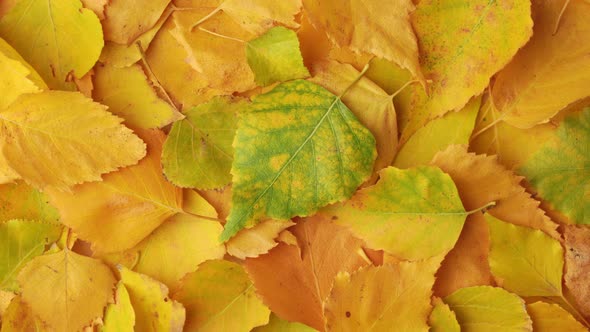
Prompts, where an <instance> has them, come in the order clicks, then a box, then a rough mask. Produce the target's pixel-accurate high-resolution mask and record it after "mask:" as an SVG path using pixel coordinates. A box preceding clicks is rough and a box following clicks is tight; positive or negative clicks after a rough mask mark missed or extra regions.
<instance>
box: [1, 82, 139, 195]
mask: <svg viewBox="0 0 590 332" xmlns="http://www.w3.org/2000/svg"><path fill="white" fill-rule="evenodd" d="M105 109H106V107H104V106H102V105H100V104H97V103H95V102H93V101H92V100H91V99H88V98H86V97H84V96H82V95H81V94H80V93H77V92H65V91H44V92H41V93H35V94H26V95H22V96H20V97H19V98H18V99H17V100H16V101H14V102H13V103H12V104H11V105H10V106H9V107H8V108H7V109H6V110H4V111H1V112H0V133H1V135H0V136H1V137H2V138H1V139H0V147H1V149H2V153H3V154H4V157H5V159H6V161H7V164H8V165H9V166H10V167H11V168H12V169H14V170H15V171H16V173H18V174H19V175H20V176H21V177H22V178H23V179H24V180H25V181H26V182H27V183H29V184H31V185H32V186H34V187H37V188H41V189H44V188H46V187H48V186H52V187H55V188H57V189H61V190H63V189H68V187H70V186H72V185H75V184H78V183H82V182H85V181H97V180H100V175H101V174H103V173H108V172H111V171H114V170H116V169H117V168H119V167H124V166H129V165H133V164H135V163H137V161H138V160H139V159H141V158H142V157H143V156H144V155H145V144H144V143H143V142H142V141H141V139H139V138H138V137H137V136H135V135H134V134H133V132H132V131H131V130H129V129H128V128H126V127H124V126H123V125H121V119H120V118H118V117H116V116H113V115H112V114H110V113H109V112H106V111H105ZM48 140H49V141H51V142H52V143H53V144H46V142H47V141H48ZM90 143H92V144H90Z"/></svg>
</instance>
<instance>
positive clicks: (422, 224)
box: [321, 166, 469, 260]
mask: <svg viewBox="0 0 590 332" xmlns="http://www.w3.org/2000/svg"><path fill="white" fill-rule="evenodd" d="M379 177H380V179H379V181H378V182H377V184H375V185H374V186H371V187H366V188H363V189H361V190H359V191H357V192H356V194H355V195H354V196H353V197H352V198H351V199H350V200H348V201H346V202H344V203H341V204H335V205H332V206H329V207H327V208H325V209H323V210H322V211H321V214H323V215H326V216H331V218H332V219H333V220H336V223H338V224H340V225H343V226H346V227H349V228H350V229H351V231H352V232H353V234H355V235H356V236H358V237H360V238H362V239H364V240H365V241H366V243H367V247H369V248H371V249H376V250H384V251H385V252H387V253H389V254H392V255H394V256H396V257H398V258H400V259H407V260H419V259H425V258H430V257H434V256H437V255H440V254H446V253H447V252H449V250H451V249H452V248H453V246H454V245H455V242H456V241H457V238H458V237H459V234H460V232H461V228H463V223H464V221H465V218H466V217H467V215H468V214H469V213H468V212H466V211H465V210H464V209H463V205H462V204H461V201H460V199H459V194H458V192H457V189H456V187H455V184H454V183H453V181H452V180H451V178H450V177H449V176H448V175H447V174H444V173H443V172H442V171H441V170H440V169H438V168H436V167H432V166H421V167H418V168H413V169H409V170H400V169H397V168H393V167H388V168H385V169H383V170H382V171H381V172H379Z"/></svg>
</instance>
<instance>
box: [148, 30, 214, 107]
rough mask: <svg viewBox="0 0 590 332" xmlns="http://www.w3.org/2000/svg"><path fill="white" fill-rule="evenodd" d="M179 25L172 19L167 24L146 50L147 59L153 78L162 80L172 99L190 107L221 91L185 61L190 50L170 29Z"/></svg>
mask: <svg viewBox="0 0 590 332" xmlns="http://www.w3.org/2000/svg"><path fill="white" fill-rule="evenodd" d="M175 26H176V25H175V23H174V20H171V19H170V20H168V21H167V22H166V23H165V24H164V26H163V27H162V29H160V31H159V32H158V33H157V34H156V37H154V40H153V41H152V42H151V44H150V47H149V49H148V50H147V51H146V60H147V64H148V65H149V68H151V71H152V72H153V74H154V75H155V77H152V76H150V79H152V80H157V81H159V82H160V84H161V86H162V87H163V88H164V89H166V91H167V92H168V94H169V95H170V97H171V98H172V100H174V101H175V102H176V103H178V104H179V105H180V106H181V109H182V110H188V109H189V108H190V107H191V106H195V105H198V104H201V103H203V102H205V101H207V100H209V99H210V98H211V97H213V96H215V95H219V94H221V91H218V90H214V89H210V88H209V81H208V80H207V77H206V76H205V75H204V74H203V73H199V72H198V71H196V70H194V69H193V68H192V67H191V66H190V65H189V64H188V63H186V62H185V61H184V60H185V58H186V52H185V50H184V48H183V47H182V45H180V44H179V43H178V42H177V41H176V39H175V38H174V37H173V36H172V34H171V33H170V31H171V30H173V29H175Z"/></svg>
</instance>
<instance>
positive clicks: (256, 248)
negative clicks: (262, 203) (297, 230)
mask: <svg viewBox="0 0 590 332" xmlns="http://www.w3.org/2000/svg"><path fill="white" fill-rule="evenodd" d="M293 225H295V223H293V222H292V221H290V220H288V221H285V220H274V219H269V220H266V221H263V222H261V223H260V224H258V225H256V226H254V227H252V228H248V229H242V230H241V231H239V232H238V234H236V235H235V236H234V237H232V238H231V239H229V241H227V243H226V244H225V245H226V247H227V253H228V254H230V255H232V256H234V257H237V258H239V259H246V258H254V257H258V256H260V255H262V254H266V253H267V252H268V251H269V250H270V249H272V248H274V247H276V246H277V244H278V243H277V242H275V239H276V238H277V237H278V236H279V233H281V232H282V231H283V230H285V229H287V228H289V227H291V226H293Z"/></svg>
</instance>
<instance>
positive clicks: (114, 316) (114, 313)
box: [100, 282, 135, 332]
mask: <svg viewBox="0 0 590 332" xmlns="http://www.w3.org/2000/svg"><path fill="white" fill-rule="evenodd" d="M134 325H135V312H134V311H133V306H132V305H131V300H130V299H129V292H127V288H125V285H124V284H123V283H122V282H119V283H118V285H117V290H116V291H115V303H111V304H109V305H108V306H107V308H106V310H105V314H104V325H103V326H102V327H101V329H100V331H101V332H117V331H131V330H133V326H134Z"/></svg>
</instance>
